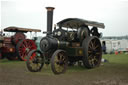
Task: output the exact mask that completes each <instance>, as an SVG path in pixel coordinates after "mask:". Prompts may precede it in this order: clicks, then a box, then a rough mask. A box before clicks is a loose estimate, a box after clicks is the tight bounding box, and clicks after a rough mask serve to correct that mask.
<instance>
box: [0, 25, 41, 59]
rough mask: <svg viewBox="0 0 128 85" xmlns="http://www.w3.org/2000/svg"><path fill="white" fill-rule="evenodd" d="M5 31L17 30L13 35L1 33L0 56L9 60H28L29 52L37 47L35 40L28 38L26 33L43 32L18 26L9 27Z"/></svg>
mask: <svg viewBox="0 0 128 85" xmlns="http://www.w3.org/2000/svg"><path fill="white" fill-rule="evenodd" d="M4 31H5V32H15V34H14V35H13V36H11V37H6V36H5V35H3V34H1V35H0V58H4V57H6V58H8V59H9V60H17V59H20V60H26V56H27V55H28V52H29V51H31V50H33V49H36V48H37V47H36V44H35V42H34V40H30V39H26V36H25V34H24V33H27V32H41V30H38V29H27V28H18V27H8V28H5V29H4Z"/></svg>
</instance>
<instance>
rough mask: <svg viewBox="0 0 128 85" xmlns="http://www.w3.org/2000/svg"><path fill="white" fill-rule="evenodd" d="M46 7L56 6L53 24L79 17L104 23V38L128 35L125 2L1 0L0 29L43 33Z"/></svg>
mask: <svg viewBox="0 0 128 85" xmlns="http://www.w3.org/2000/svg"><path fill="white" fill-rule="evenodd" d="M47 6H54V7H55V10H54V22H53V23H54V24H55V23H57V22H58V21H60V20H62V19H65V18H82V19H86V20H91V21H98V22H102V23H104V24H105V29H100V32H102V33H103V35H104V36H123V35H128V0H2V1H1V18H0V19H1V27H0V28H2V29H3V28H5V27H8V26H18V27H26V28H37V29H41V30H42V31H46V12H47V11H46V9H45V7H47ZM39 35H40V34H39Z"/></svg>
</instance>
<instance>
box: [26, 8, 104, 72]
mask: <svg viewBox="0 0 128 85" xmlns="http://www.w3.org/2000/svg"><path fill="white" fill-rule="evenodd" d="M53 9H54V8H53V7H47V32H44V33H46V34H47V35H46V36H45V37H43V38H42V39H41V41H40V48H41V50H42V52H43V53H42V52H40V51H38V50H32V51H30V52H29V54H28V57H27V63H26V64H27V68H28V69H29V70H30V71H32V72H37V71H40V70H41V68H42V67H43V65H44V63H45V64H49V63H51V68H52V71H53V72H54V73H55V74H61V73H64V72H65V71H66V68H67V65H68V64H69V63H73V62H76V61H83V65H84V66H85V67H86V68H94V67H97V66H99V65H100V62H101V57H102V48H101V43H100V40H99V37H100V36H101V34H100V33H99V32H98V29H97V28H104V27H105V26H104V24H103V23H98V22H94V21H88V20H83V19H79V18H68V19H64V20H62V21H60V22H58V23H57V26H58V28H56V27H54V31H53V32H52V21H53V20H52V17H53ZM89 26H91V27H92V29H91V30H90V28H89ZM32 57H34V58H33V59H32Z"/></svg>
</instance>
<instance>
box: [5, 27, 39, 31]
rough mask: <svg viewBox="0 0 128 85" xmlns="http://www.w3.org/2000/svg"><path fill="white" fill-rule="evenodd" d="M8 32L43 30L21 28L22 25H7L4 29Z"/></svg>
mask: <svg viewBox="0 0 128 85" xmlns="http://www.w3.org/2000/svg"><path fill="white" fill-rule="evenodd" d="M4 31H7V32H41V30H39V29H30V28H20V27H13V26H11V27H7V28H5V29H4Z"/></svg>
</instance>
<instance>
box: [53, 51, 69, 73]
mask: <svg viewBox="0 0 128 85" xmlns="http://www.w3.org/2000/svg"><path fill="white" fill-rule="evenodd" d="M67 66H68V57H67V55H66V52H65V51H63V50H56V51H55V52H54V53H53V55H52V58H51V68H52V71H53V73H54V74H61V73H64V72H65V71H66V68H67Z"/></svg>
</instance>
